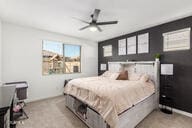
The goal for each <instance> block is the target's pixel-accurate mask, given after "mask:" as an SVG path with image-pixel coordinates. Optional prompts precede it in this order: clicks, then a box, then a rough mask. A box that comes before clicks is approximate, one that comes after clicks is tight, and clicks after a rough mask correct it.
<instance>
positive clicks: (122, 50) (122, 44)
mask: <svg viewBox="0 0 192 128" xmlns="http://www.w3.org/2000/svg"><path fill="white" fill-rule="evenodd" d="M118 55H126V39H122V40H119V41H118Z"/></svg>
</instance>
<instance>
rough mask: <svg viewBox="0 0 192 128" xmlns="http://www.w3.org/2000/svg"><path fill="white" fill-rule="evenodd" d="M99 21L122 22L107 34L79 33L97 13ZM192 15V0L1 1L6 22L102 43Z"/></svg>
mask: <svg viewBox="0 0 192 128" xmlns="http://www.w3.org/2000/svg"><path fill="white" fill-rule="evenodd" d="M95 8H98V9H101V13H100V17H99V21H108V20H118V21H119V23H118V24H117V25H109V26H101V28H102V29H103V32H90V31H89V30H85V31H79V30H78V29H79V28H81V27H83V26H85V25H86V24H84V23H82V22H80V21H78V20H75V19H74V17H75V18H80V19H83V20H87V21H89V20H90V15H91V14H92V13H93V11H94V9H95ZM189 15H192V0H0V16H1V18H2V19H3V21H7V22H11V23H15V24H19V25H24V26H30V27H34V28H38V29H43V30H48V31H51V32H58V33H63V34H65V35H70V36H75V37H80V38H84V39H88V40H93V41H102V40H106V39H109V38H113V37H116V36H119V35H123V34H127V33H130V32H133V31H137V30H140V29H144V28H147V27H151V26H154V25H158V24H161V23H164V22H167V21H171V20H175V19H178V18H181V17H185V16H189Z"/></svg>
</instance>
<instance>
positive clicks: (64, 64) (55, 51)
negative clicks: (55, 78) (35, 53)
mask: <svg viewBox="0 0 192 128" xmlns="http://www.w3.org/2000/svg"><path fill="white" fill-rule="evenodd" d="M42 72H43V75H50V74H63V73H77V72H81V46H79V45H71V44H63V43H61V42H56V41H48V40H44V41H43V71H42Z"/></svg>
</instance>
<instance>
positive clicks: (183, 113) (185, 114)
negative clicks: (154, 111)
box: [159, 104, 192, 118]
mask: <svg viewBox="0 0 192 128" xmlns="http://www.w3.org/2000/svg"><path fill="white" fill-rule="evenodd" d="M159 108H162V105H161V104H159ZM167 108H168V109H170V107H167ZM172 110H173V112H175V113H178V114H181V115H184V116H188V117H191V118H192V113H189V112H185V111H182V110H179V109H176V108H172Z"/></svg>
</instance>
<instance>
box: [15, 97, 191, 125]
mask: <svg viewBox="0 0 192 128" xmlns="http://www.w3.org/2000/svg"><path fill="white" fill-rule="evenodd" d="M25 110H26V112H27V113H28V115H29V119H28V120H25V121H24V124H21V123H18V124H17V128H87V126H86V125H85V124H83V123H82V122H81V121H80V120H79V119H78V118H77V117H76V116H75V115H74V114H73V113H72V112H71V111H69V110H68V109H67V108H66V107H65V104H64V96H59V97H55V98H51V99H47V100H42V101H38V102H33V103H29V104H27V106H26V108H25ZM137 128H192V118H189V117H186V116H183V115H179V114H176V113H174V114H173V115H166V114H164V113H162V112H160V111H154V112H152V113H151V114H150V115H149V116H148V117H147V118H146V119H144V120H143V121H142V122H141V123H140V124H139V125H138V126H137Z"/></svg>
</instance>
